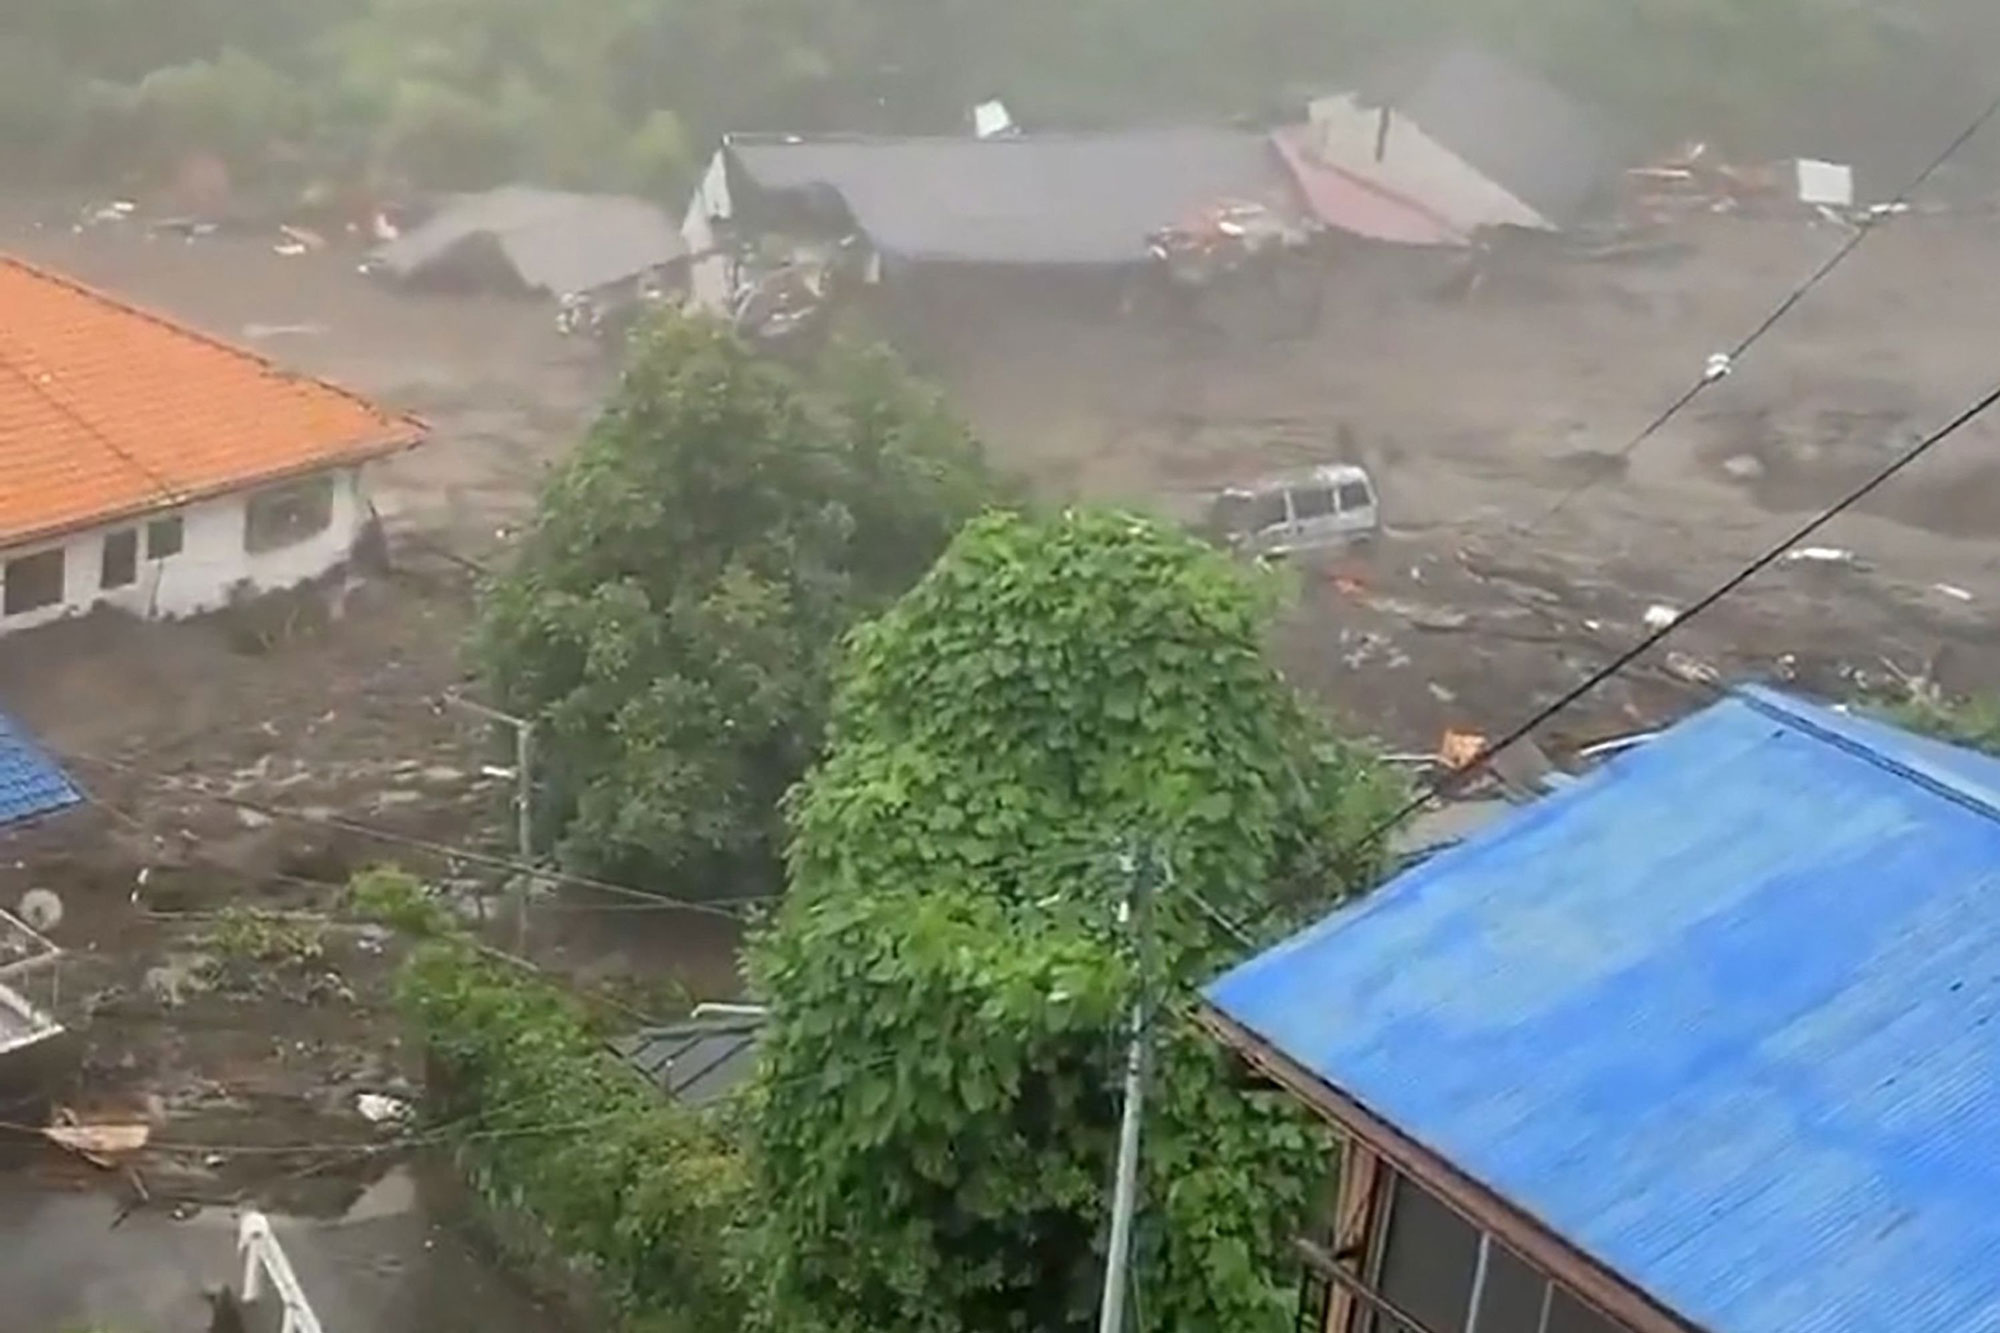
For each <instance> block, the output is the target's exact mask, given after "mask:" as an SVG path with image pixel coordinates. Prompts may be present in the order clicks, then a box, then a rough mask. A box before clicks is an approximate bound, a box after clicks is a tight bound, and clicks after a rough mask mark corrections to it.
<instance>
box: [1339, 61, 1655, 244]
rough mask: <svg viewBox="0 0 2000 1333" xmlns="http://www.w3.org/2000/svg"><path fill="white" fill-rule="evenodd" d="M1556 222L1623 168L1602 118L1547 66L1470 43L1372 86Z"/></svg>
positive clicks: (1571, 215)
mask: <svg viewBox="0 0 2000 1333" xmlns="http://www.w3.org/2000/svg"><path fill="white" fill-rule="evenodd" d="M1369 91H1370V94H1371V100H1373V101H1377V102H1385V103H1387V104H1389V105H1390V106H1393V107H1394V108H1395V109H1396V110H1397V111H1399V112H1401V113H1402V114H1404V115H1406V116H1408V117H1409V118H1410V119H1411V120H1413V121H1415V122H1416V123H1417V124H1418V125H1419V126H1421V127H1422V129H1423V131H1424V133H1426V134H1428V135H1430V136H1431V138H1433V139H1436V140H1437V141H1438V142H1439V143H1442V144H1443V145H1445V146H1446V147H1447V148H1450V149H1451V150H1452V151H1453V152H1455V153H1457V154H1458V155H1459V156H1460V157H1462V158H1464V159H1465V160H1466V161H1467V162H1469V163H1471V164H1472V165H1473V166H1474V167H1477V168H1478V169H1479V170H1480V171H1481V172H1483V173H1485V174H1486V175H1487V176H1488V177H1490V178H1492V179H1493V180H1494V181H1496V182H1498V183H1499V184H1500V185H1502V186H1504V187H1505V188H1506V189H1507V191H1508V192H1509V193H1511V194H1512V195H1513V196H1514V197H1515V198H1517V199H1519V200H1520V201H1521V202H1523V203H1525V204H1527V205H1528V206H1529V207H1530V208H1532V209H1534V210H1535V211H1536V212H1538V213H1540V214H1541V215H1542V216H1543V217H1545V218H1547V219H1549V221H1551V222H1554V223H1557V224H1558V225H1567V224H1569V223H1571V222H1574V221H1576V219H1577V217H1578V215H1579V214H1580V213H1582V212H1583V211H1585V209H1586V208H1587V207H1588V205H1589V204H1590V203H1591V202H1592V199H1593V196H1595V195H1596V194H1597V192H1598V191H1599V190H1600V189H1601V188H1602V187H1603V185H1604V184H1605V182H1606V181H1607V180H1608V179H1609V178H1610V176H1611V174H1612V172H1613V171H1614V170H1615V163H1614V161H1613V153H1612V150H1611V147H1610V145H1609V143H1608V142H1607V139H1606V136H1605V135H1604V134H1603V133H1602V132H1601V131H1600V130H1599V128H1598V126H1599V124H1600V123H1601V122H1600V121H1599V120H1598V119H1597V118H1595V117H1593V116H1592V114H1591V113H1590V112H1589V111H1588V110H1586V109H1585V108H1583V107H1581V106H1579V105H1578V104H1577V103H1575V102H1573V101H1571V100H1570V98H1569V97H1568V96H1567V95H1566V94H1564V93H1562V92H1561V91H1559V90H1558V89H1556V88H1555V87H1554V86H1553V85H1551V84H1549V83H1547V82H1546V81H1544V80H1543V79H1542V78H1540V77H1539V76H1537V75H1534V74H1531V73H1529V72H1528V71H1526V70H1524V69H1521V68H1519V67H1517V66H1515V65H1512V64H1509V63H1507V62H1506V61H1504V60H1501V59H1499V58H1498V57H1495V56H1491V55H1488V54H1486V53H1485V52H1484V51H1480V50H1477V49H1475V48H1473V47H1460V48H1458V49H1456V50H1453V51H1450V52H1449V53H1447V54H1445V55H1444V56H1442V57H1441V58H1439V59H1436V60H1432V61H1430V62H1428V63H1426V64H1424V65H1422V66H1420V67H1418V69H1417V71H1416V73H1415V75H1414V77H1409V76H1400V75H1399V76H1391V77H1389V78H1386V79H1381V80H1378V81H1376V82H1375V83H1374V85H1373V86H1372V87H1371V88H1370V90H1369Z"/></svg>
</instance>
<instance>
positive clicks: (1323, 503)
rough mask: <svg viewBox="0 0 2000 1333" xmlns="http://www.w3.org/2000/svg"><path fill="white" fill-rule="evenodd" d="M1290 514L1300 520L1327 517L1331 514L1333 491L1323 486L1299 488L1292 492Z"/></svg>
mask: <svg viewBox="0 0 2000 1333" xmlns="http://www.w3.org/2000/svg"><path fill="white" fill-rule="evenodd" d="M1292 513H1293V514H1295V515H1297V516H1298V517H1299V518H1300V519H1309V518H1325V517H1327V516H1328V515H1330V514H1331V513H1333V491H1332V490H1331V489H1330V488H1328V487H1325V486H1301V487H1300V488H1299V489H1298V490H1295V491H1293V492H1292Z"/></svg>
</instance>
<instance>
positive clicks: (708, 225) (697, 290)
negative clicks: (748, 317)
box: [681, 150, 736, 315]
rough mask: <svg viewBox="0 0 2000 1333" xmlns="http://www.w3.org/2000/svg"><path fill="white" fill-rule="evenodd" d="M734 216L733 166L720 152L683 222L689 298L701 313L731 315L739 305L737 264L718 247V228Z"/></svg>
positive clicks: (695, 194)
mask: <svg viewBox="0 0 2000 1333" xmlns="http://www.w3.org/2000/svg"><path fill="white" fill-rule="evenodd" d="M730 216H731V205H730V200H729V162H728V154H727V151H726V150H718V151H717V153H716V154H715V156H714V157H713V158H711V159H709V163H708V170H707V171H705V172H704V173H702V178H701V184H700V185H698V186H696V187H695V192H694V198H692V199H690V200H689V201H688V207H687V212H686V214H685V215H683V218H682V221H681V240H682V241H684V242H685V243H686V245H687V249H688V255H689V259H688V298H689V301H690V303H691V304H692V305H693V306H694V308H695V309H697V310H704V311H707V312H708V313H710V314H715V315H728V314H730V313H732V312H733V310H734V308H735V304H736V260H735V257H734V256H732V255H730V254H727V253H725V252H724V251H723V250H722V249H720V248H719V247H718V245H717V240H718V239H719V238H718V237H717V235H716V224H717V223H718V222H722V223H726V222H728V221H729V219H730Z"/></svg>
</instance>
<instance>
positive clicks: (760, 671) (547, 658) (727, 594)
mask: <svg viewBox="0 0 2000 1333" xmlns="http://www.w3.org/2000/svg"><path fill="white" fill-rule="evenodd" d="M816 374H817V378H816V379H815V380H813V381H810V382H801V381H800V380H799V379H798V378H796V377H795V376H794V375H793V374H792V373H791V372H788V371H785V370H783V369H780V368H778V367H775V366H773V365H770V364H768V363H765V362H761V361H758V360H756V359H755V358H753V357H752V356H751V355H750V354H749V353H748V351H747V350H746V349H745V348H743V347H742V346H741V345H740V344H739V343H737V342H736V341H735V340H734V339H733V338H731V337H730V336H728V335H727V334H726V333H723V332H721V331H719V330H717V329H715V328H713V327H710V326H708V325H705V324H702V323H699V322H695V321H688V320H678V319H673V320H668V321H666V322H663V323H661V324H660V325H659V326H657V327H654V328H651V329H649V330H647V331H645V332H643V333H642V335H641V337H640V339H639V341H638V342H637V343H636V345H635V347H634V350H633V353H632V359H631V361H630V364H629V366H628V368H627V370H626V373H625V376H624V379H623V381H622V383H621V385H620V387H619V389H618V391H617V393H616V394H615V396H614V397H613V399H612V401H611V403H610V405H609V407H608V408H607V409H606V411H605V413H604V415H603V417H602V418H601V419H600V421H599V422H598V424H597V426H596V427H595V429H594V430H593V431H592V432H591V434H590V436H589V438H588V439H587V440H586V441H585V443H584V445H583V447H582V448H581V449H580V450H579V451H578V452H577V453H576V454H575V455H574V456H573V458H572V459H571V460H570V462H569V463H568V464H567V465H566V467H565V468H564V469H563V470H562V471H561V472H560V473H559V474H558V475H557V476H556V478H555V479H554V480H553V482H552V483H551V485H550V486H549V488H548V490H547V492H546V493H545V494H544V496H543V500H542V506H541V511H540V515H539V518H538V520H537V523H536V525H535V527H534V529H533V531H532V532H531V533H530V534H529V535H528V537H527V539H526V541H525V542H524V544H523V546H522V549H521V551H520V555H519V560H518V563H517V565H516V566H515V568H514V569H513V571H512V572H511V573H510V574H509V575H507V577H505V578H504V579H502V580H500V581H499V582H498V583H497V584H496V585H495V586H493V587H492V589H491V590H490V593H489V596H488V598H487V600H486V605H485V612H484V618H483V625H482V629H481V633H480V638H479V644H478V648H477V655H478V658H479V660H480V662H481V665H482V667H483V669H484V671H485V673H486V675H487V676H488V677H489V679H490V681H491V682H492V684H493V687H494V690H495V695H496V698H497V699H498V700H499V701H500V703H501V706H502V707H505V708H507V709H508V710H510V711H512V712H514V713H517V714H521V715H526V716H532V717H537V718H540V719H542V720H543V721H544V722H545V723H546V725H545V727H544V728H543V731H542V742H541V745H540V753H541V755H542V763H541V766H540V770H539V772H540V776H541V779H542V781H543V791H544V796H545V799H544V803H543V804H544V809H543V813H544V814H545V815H546V819H547V823H548V824H549V826H550V828H551V830H552V831H558V832H559V833H560V834H561V837H562V850H563V854H564V856H565V858H566V859H567V860H569V861H571V862H572V863H576V864H580V865H583V866H586V867H589V868H591V869H593V870H596V871H599V872H602V873H609V874H614V875H617V876H619V877H621V878H638V877H660V878H665V879H667V880H668V881H670V882H674V883H678V884H679V885H680V886H681V891H682V892H690V893H710V894H715V893H727V892H731V891H739V890H748V891H756V890H760V889H763V888H766V887H768V886H769V885H770V883H771V882H772V880H774V878H775V855H774V852H773V850H772V849H773V847H774V846H775V839H776V835H777V832H778V827H777V826H778V823H779V816H778V814H777V805H778V801H779V799H780V797H781V796H782V795H783V793H784V792H785V790H786V789H787V788H788V787H790V786H791V784H792V783H793V782H794V781H796V780H797V778H798V777H799V775H800V774H801V773H802V772H803V771H804V770H805V767H806V765H807V764H808V763H809V762H810V761H811V759H812V757H813V756H814V754H815V753H816V750H817V746H818V743H819V735H820V721H821V717H822V715H823V713H824V710H825V704H826V697H827V694H828V692H829V683H828V682H829V675H828V671H829V659H830V657H831V656H832V653H833V649H834V646H835V644H836V642H837V641H838V639H839V638H840V636H841V635H842V634H843V633H844V632H845V631H846V629H847V628H848V626H849V625H851V624H852V623H853V622H854V620H855V619H856V618H857V617H859V616H862V615H865V614H868V613H870V612H872V611H874V610H877V609H879V608H880V607H881V606H882V605H884V604H885V603H886V602H887V601H888V600H889V599H891V598H893V597H895V596H896V595H898V594H900V593H901V592H902V591H903V590H904V589H906V588H908V587H909V586H910V585H911V584H912V583H914V582H915V581H916V579H917V577H918V576H919V575H920V574H921V573H922V572H923V570H924V568H925V567H926V566H927V565H928V564H929V563H930V561H931V560H932V559H933V558H934V557H935V555H936V554H937V552H938V551H939V550H941V549H943V546H944V544H945V542H946V541H947V540H949V538H950V536H951V533H952V532H953V531H954V530H955V529H956V527H957V526H958V525H959V523H960V522H961V521H962V520H963V519H964V518H965V517H966V516H968V515H969V514H971V513H972V512H974V511H975V510H976V509H977V508H978V507H979V506H980V505H981V504H983V503H984V502H985V501H986V500H987V499H988V498H990V497H992V496H993V495H995V494H996V490H995V483H994V482H993V481H992V480H991V478H990V477H989V476H988V474H987V471H986V468H985V465H984V462H983V459H982V456H981V454H980V451H979V449H978V448H977V446H976V445H975V444H974V443H973V442H972V440H971V439H970V437H969V436H968V434H967V433H966V430H965V428H964V427H963V426H962V425H961V424H959V423H958V422H957V421H956V420H954V419H953V418H951V417H950V415H949V414H948V413H947V412H946V411H945V410H944V408H943V407H942V405H941V402H940V400H939V399H938V398H937V397H936V396H935V395H933V394H929V393H927V392H926V391H924V390H922V389H920V388H919V387H917V386H916V385H915V384H914V383H913V382H911V381H910V380H909V379H908V378H907V376H905V375H904V374H903V372H902V371H901V370H900V369H898V368H897V367H896V366H895V364H894V363H893V362H892V361H890V360H888V359H887V357H886V354H883V353H864V352H856V351H852V350H842V351H839V352H837V353H835V354H834V355H832V356H830V357H829V358H827V361H826V363H825V364H824V365H823V366H822V367H821V368H820V369H819V370H818V371H817V372H816Z"/></svg>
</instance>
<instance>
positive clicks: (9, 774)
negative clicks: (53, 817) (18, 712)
mask: <svg viewBox="0 0 2000 1333" xmlns="http://www.w3.org/2000/svg"><path fill="white" fill-rule="evenodd" d="M82 799H83V793H81V792H79V791H78V790H77V789H76V787H75V785H74V784H73V783H71V782H70V780H69V776H68V775H67V774H65V773H64V772H63V771H62V770H61V769H60V768H57V767H56V765H55V763H54V761H53V760H51V759H50V758H49V757H48V756H47V755H45V754H43V753H42V752H41V750H40V748H39V747H37V746H36V745H35V743H34V742H33V741H32V740H30V739H29V738H28V733H27V732H25V731H23V730H22V729H21V727H20V724H18V723H17V722H15V721H14V720H13V719H12V718H10V717H8V716H7V715H6V714H5V713H0V825H7V824H13V823H18V822H19V821H21V820H23V819H34V818H36V817H37V816H40V815H48V814H54V813H55V812H56V811H58V810H63V809H66V808H68V807H69V806H72V805H75V804H76V803H77V802H78V801H81V800H82Z"/></svg>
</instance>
